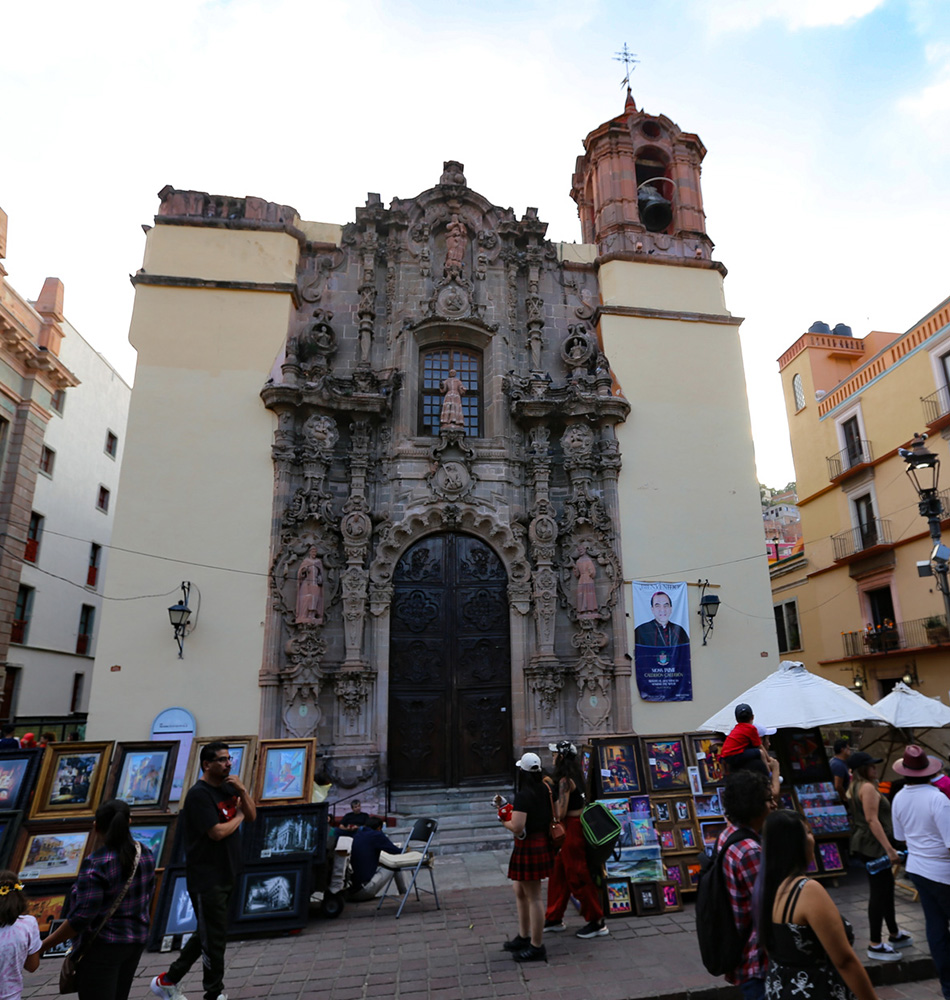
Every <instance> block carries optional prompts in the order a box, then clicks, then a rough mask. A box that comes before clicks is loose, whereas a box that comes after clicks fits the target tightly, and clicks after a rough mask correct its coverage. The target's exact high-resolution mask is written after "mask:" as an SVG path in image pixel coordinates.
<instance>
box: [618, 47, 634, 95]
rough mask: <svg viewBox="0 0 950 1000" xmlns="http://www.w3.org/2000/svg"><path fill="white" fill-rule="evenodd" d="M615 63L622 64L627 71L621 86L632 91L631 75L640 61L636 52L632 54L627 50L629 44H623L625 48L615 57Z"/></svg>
mask: <svg viewBox="0 0 950 1000" xmlns="http://www.w3.org/2000/svg"><path fill="white" fill-rule="evenodd" d="M614 61H615V62H622V63H623V68H624V69H625V70H626V71H627V75H626V76H625V77H624V78H623V79H622V80H621V81H620V86H621V87H623V86H626V88H627V90H629V89H630V74H631V73H632V72H633V71H634V69H636V66H637V63H638V62H639V61H640V60H639V59H638V58H637V54H636V53H635V52H631V51H630V50H629V49H628V48H627V43H626V42H624V43H623V48H622V49H621V50H620V51H619V52H618V53H617V54H616V55H615V56H614Z"/></svg>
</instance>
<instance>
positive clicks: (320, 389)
mask: <svg viewBox="0 0 950 1000" xmlns="http://www.w3.org/2000/svg"><path fill="white" fill-rule="evenodd" d="M704 155H705V149H704V147H703V146H702V143H701V142H700V140H699V139H698V137H697V136H695V135H693V134H691V133H686V132H683V131H682V130H681V129H679V128H678V126H676V125H675V123H673V122H672V121H670V119H668V118H666V117H665V116H662V115H649V114H646V113H645V112H643V111H641V110H639V109H637V107H636V105H635V104H634V102H633V100H632V98H629V99H628V102H627V105H626V107H625V108H624V111H623V113H622V114H621V115H619V116H618V117H617V118H615V119H612V120H611V121H609V122H607V123H605V124H604V125H602V126H600V127H599V128H598V129H596V130H595V131H594V132H592V133H591V134H590V135H589V136H588V137H587V139H586V141H585V153H584V155H583V156H581V157H579V158H578V161H577V165H576V169H575V173H574V177H573V188H572V195H573V197H574V198H575V200H576V201H577V204H578V208H579V212H580V217H581V224H582V230H583V239H584V243H582V244H558V243H552V242H550V241H549V240H547V239H546V238H545V230H546V224H545V223H544V222H543V221H541V220H539V218H538V214H537V211H536V210H535V209H532V208H528V209H527V210H526V211H525V212H524V214H523V215H522V217H521V218H517V217H516V216H515V214H514V212H513V211H512V210H511V209H507V208H502V207H499V206H498V205H495V204H493V203H491V202H490V201H489V200H488V199H487V198H485V197H484V196H482V195H481V194H479V193H478V192H477V191H475V190H473V189H472V188H470V187H469V185H468V181H467V179H466V177H465V174H464V170H463V166H462V164H460V163H458V162H456V161H447V162H446V163H445V164H444V165H443V170H442V174H441V176H440V177H439V178H438V182H437V183H436V184H435V185H434V186H432V187H430V188H428V189H426V190H424V191H422V192H421V193H420V194H418V195H417V196H415V197H413V198H409V199H399V198H397V199H394V200H393V201H392V202H391V203H390V204H389V205H388V206H386V205H384V204H383V202H382V199H381V198H380V197H379V195H377V194H372V193H371V194H369V195H368V196H367V200H366V204H365V205H364V206H363V207H360V208H357V209H356V211H355V217H354V220H353V221H351V222H349V223H347V224H346V225H343V226H340V225H331V224H321V223H313V222H307V221H305V220H302V219H301V218H300V217H299V215H298V214H297V212H296V211H295V210H294V209H292V208H289V207H287V206H282V205H279V204H275V203H271V202H265V201H263V200H261V199H259V198H251V197H248V198H231V197H225V196H217V195H209V194H206V193H204V192H197V191H181V190H176V189H173V188H170V187H169V188H166V189H165V190H163V191H162V192H161V193H160V198H161V205H160V208H159V212H158V215H157V216H156V219H155V223H156V224H155V226H154V227H153V228H152V229H151V230H150V231H149V233H148V237H147V243H146V251H145V260H144V264H143V267H142V269H141V270H140V271H139V272H138V273H137V274H136V275H135V277H134V279H133V281H134V284H135V286H136V298H135V308H134V312H133V317H132V325H131V331H130V339H131V342H132V344H133V345H134V346H135V347H136V348H137V350H138V369H137V374H136V380H135V389H134V392H133V398H132V406H131V411H130V416H129V425H128V447H127V452H126V459H125V463H124V465H123V470H122V491H121V503H120V505H119V508H118V511H117V523H116V532H117V534H116V536H115V541H116V545H117V546H118V550H117V551H116V552H115V553H114V557H113V563H112V570H111V572H112V576H111V580H110V584H111V586H112V587H113V588H114V593H115V594H122V595H131V596H135V595H165V596H164V597H161V596H152V597H146V596H143V599H142V600H138V601H124V602H121V604H120V603H119V602H113V603H112V604H110V606H109V607H108V608H107V609H106V616H105V619H104V621H103V626H102V632H101V639H100V644H99V649H98V657H97V662H98V663H99V665H100V669H99V670H97V672H96V680H95V683H94V687H93V691H92V704H91V708H90V720H89V730H88V731H89V734H90V736H92V737H99V736H102V735H104V734H108V735H109V736H110V737H111V738H117V739H135V738H142V736H143V735H145V734H146V733H147V732H148V729H149V726H150V725H151V723H152V720H153V719H154V718H155V716H156V715H157V714H158V713H159V712H160V711H161V710H162V709H165V708H172V707H177V708H183V709H187V710H188V712H190V713H191V715H192V716H193V717H194V718H195V720H196V724H197V727H198V730H199V733H200V734H201V735H217V734H222V733H223V734H240V733H260V734H261V735H263V736H297V737H303V736H316V737H317V738H318V740H319V743H320V745H321V748H322V750H323V752H324V754H326V755H327V757H328V758H330V759H331V760H332V768H333V769H334V771H335V773H341V774H344V772H345V777H346V780H347V781H348V782H349V784H350V785H352V784H355V783H364V784H366V785H369V784H373V783H375V782H377V781H380V780H384V781H385V780H389V781H392V782H393V783H394V784H412V783H429V784H434V785H444V786H455V785H459V784H465V783H469V782H473V781H487V780H497V779H499V778H500V777H502V776H504V777H507V776H508V775H509V774H510V769H511V765H512V762H513V760H514V759H515V758H516V757H517V756H518V755H520V753H521V752H522V751H523V750H524V749H525V748H535V747H544V746H546V745H547V743H549V742H550V741H552V740H554V739H559V738H563V737H564V736H570V737H572V738H575V739H577V740H584V739H587V738H588V737H589V736H591V735H594V734H598V733H599V734H606V733H627V732H630V731H632V730H635V731H637V732H641V733H675V732H680V733H682V732H684V731H687V730H692V729H694V728H695V727H696V726H697V725H698V724H699V723H700V722H701V721H702V720H703V719H705V718H706V717H707V716H708V715H709V714H710V713H711V712H712V711H713V710H715V709H716V708H718V707H720V706H721V704H722V703H723V702H724V701H725V700H727V699H728V698H729V697H731V696H733V695H735V694H736V693H738V692H740V691H741V690H742V689H743V688H744V687H747V686H748V685H750V684H752V683H755V682H756V681H757V680H759V679H760V678H761V677H762V676H763V675H764V674H766V673H767V672H769V671H771V670H773V669H775V666H776V664H777V660H776V656H775V636H774V630H773V628H772V623H771V613H770V609H769V602H768V594H767V588H766V557H765V553H764V552H763V548H762V537H761V527H760V506H759V497H758V491H757V487H756V481H755V474H754V466H753V453H752V441H751V430H750V425H749V414H748V406H747V403H746V397H745V386H744V381H743V372H742V360H741V354H740V350H739V338H738V326H739V323H740V322H741V321H740V320H739V319H738V318H736V317H733V316H732V315H731V314H730V313H729V312H728V310H727V309H726V306H725V301H724V294H723V278H724V276H725V268H724V266H723V265H722V264H721V263H720V262H718V261H715V260H713V259H712V242H711V240H710V239H709V237H708V236H707V234H706V232H705V218H704V214H703V211H702V199H701V194H700V185H699V180H700V164H701V161H702V159H703V156H704ZM698 484H701V487H702V497H701V500H700V501H697V485H698ZM697 507H699V508H701V510H702V512H703V516H702V517H697V514H696V508H697ZM711 526H714V527H712V530H711ZM181 580H185V581H188V582H189V583H190V584H191V585H192V586H191V592H190V602H191V608H192V611H193V625H192V626H190V627H189V631H188V634H187V636H186V638H185V639H184V659H177V658H176V652H177V651H176V649H175V646H174V643H173V642H172V635H171V630H170V628H169V623H168V619H167V616H166V612H165V609H166V607H167V605H168V604H170V603H173V600H174V599H175V597H176V596H177V595H178V591H177V584H178V581H181ZM634 580H642V581H656V582H661V583H664V584H665V583H679V584H680V585H681V587H680V591H679V593H681V594H682V595H684V596H683V600H682V605H683V607H682V621H683V622H684V623H686V624H687V625H690V626H691V628H689V629H688V630H687V631H689V632H690V635H689V642H688V643H685V644H681V645H687V646H688V647H689V650H690V652H691V654H692V662H691V675H690V676H689V677H688V678H686V680H688V682H689V683H688V684H686V683H685V682H684V685H683V690H682V692H680V693H681V694H682V695H683V697H680V698H679V699H678V700H646V699H645V698H644V697H642V695H643V693H644V692H643V689H642V688H639V687H638V678H637V671H636V670H635V668H634V658H635V657H634V654H635V652H636V650H635V649H634V647H633V645H632V643H633V624H634V620H633V618H632V617H631V606H630V597H631V587H630V584H631V582H632V581H634ZM700 580H702V581H704V582H706V583H707V597H720V596H721V600H722V604H723V609H724V610H723V611H722V613H721V614H720V616H719V617H718V618H717V620H716V631H715V635H714V636H713V637H712V638H711V639H709V642H708V645H707V644H705V643H704V642H703V641H702V640H703V634H702V632H703V630H702V628H701V622H700V617H699V614H698V611H699V605H700V597H701V593H702V590H701V588H700V587H699V586H697V582H698V581H700ZM737 612H738V613H737ZM677 624H679V623H677ZM641 645H644V644H641Z"/></svg>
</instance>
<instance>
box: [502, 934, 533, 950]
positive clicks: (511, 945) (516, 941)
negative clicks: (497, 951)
mask: <svg viewBox="0 0 950 1000" xmlns="http://www.w3.org/2000/svg"><path fill="white" fill-rule="evenodd" d="M529 944H531V938H528V937H522V936H521V935H520V934H516V935H515V936H514V937H513V938H512V939H511V940H510V941H506V942H505V943H504V945H503V947H504V949H505V951H524V949H525V948H527V947H528V945H529Z"/></svg>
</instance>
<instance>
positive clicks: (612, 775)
mask: <svg viewBox="0 0 950 1000" xmlns="http://www.w3.org/2000/svg"><path fill="white" fill-rule="evenodd" d="M597 759H598V762H599V765H600V788H601V793H602V794H603V795H614V794H617V793H620V792H628V793H630V792H640V791H643V784H642V782H641V780H640V765H639V761H638V759H637V751H636V747H635V746H634V745H633V744H632V743H602V744H600V745H599V746H598V747H597Z"/></svg>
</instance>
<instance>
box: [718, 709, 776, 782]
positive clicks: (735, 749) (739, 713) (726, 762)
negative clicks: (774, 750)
mask: <svg viewBox="0 0 950 1000" xmlns="http://www.w3.org/2000/svg"><path fill="white" fill-rule="evenodd" d="M719 759H720V760H721V761H722V766H723V768H724V769H725V771H726V774H730V773H731V772H733V771H740V770H743V769H745V768H749V769H751V770H753V771H761V772H762V773H763V774H765V775H766V776H767V775H768V773H769V755H768V753H767V752H766V750H765V748H764V747H763V746H762V737H761V736H760V735H759V730H758V727H757V726H756V725H755V715H754V714H753V712H752V706H751V705H747V704H746V703H745V702H742V704H740V705H736V724H735V726H733V727H732V732H731V733H730V734H729V735H728V736H727V737H726V738H725V740H724V741H723V744H722V750H720V751H719Z"/></svg>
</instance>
